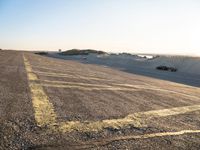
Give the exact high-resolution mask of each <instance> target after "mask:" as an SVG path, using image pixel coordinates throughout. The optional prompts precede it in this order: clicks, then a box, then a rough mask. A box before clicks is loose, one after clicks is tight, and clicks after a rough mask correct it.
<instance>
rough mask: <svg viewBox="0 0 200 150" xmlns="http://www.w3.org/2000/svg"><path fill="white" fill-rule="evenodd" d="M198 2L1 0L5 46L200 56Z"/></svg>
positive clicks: (0, 26)
mask: <svg viewBox="0 0 200 150" xmlns="http://www.w3.org/2000/svg"><path fill="white" fill-rule="evenodd" d="M199 8H200V1H197V0H168V1H158V0H152V1H148V0H140V1H136V0H118V1H116V0H109V1H108V0H85V1H81V0H76V1H69V0H58V1H55V0H43V1H41V0H29V1H27V0H18V1H15V0H5V1H1V0H0V21H1V24H0V32H1V37H0V48H2V49H18V50H58V49H62V50H68V49H73V48H77V49H88V48H89V49H97V50H104V51H107V52H128V53H154V54H176V55H193V56H200V42H199V39H200V37H199V36H200V28H199V27H200V19H199V15H200V9H199Z"/></svg>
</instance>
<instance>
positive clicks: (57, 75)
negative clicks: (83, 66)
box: [34, 71, 112, 81]
mask: <svg viewBox="0 0 200 150" xmlns="http://www.w3.org/2000/svg"><path fill="white" fill-rule="evenodd" d="M34 73H37V74H39V75H41V76H50V77H67V78H74V79H87V80H105V81H112V80H110V79H103V78H95V77H84V76H80V75H71V74H63V73H49V72H42V71H34Z"/></svg>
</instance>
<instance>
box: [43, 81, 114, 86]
mask: <svg viewBox="0 0 200 150" xmlns="http://www.w3.org/2000/svg"><path fill="white" fill-rule="evenodd" d="M40 81H41V82H47V83H56V84H69V85H78V86H92V87H112V86H111V85H105V84H93V83H91V84H89V83H81V82H67V81H51V80H40Z"/></svg>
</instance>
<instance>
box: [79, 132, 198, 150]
mask: <svg viewBox="0 0 200 150" xmlns="http://www.w3.org/2000/svg"><path fill="white" fill-rule="evenodd" d="M194 133H200V130H181V131H175V132H160V133H150V134H143V135H128V136H118V137H114V138H108V139H106V138H104V139H102V140H101V141H90V142H84V144H83V145H77V146H76V145H75V147H77V148H80V149H90V148H94V147H97V146H104V145H108V144H109V143H112V142H117V141H122V140H134V139H148V138H156V137H166V136H179V135H184V134H194Z"/></svg>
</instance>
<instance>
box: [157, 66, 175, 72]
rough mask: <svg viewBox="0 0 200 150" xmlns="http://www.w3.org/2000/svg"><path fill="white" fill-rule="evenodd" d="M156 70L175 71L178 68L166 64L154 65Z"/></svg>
mask: <svg viewBox="0 0 200 150" xmlns="http://www.w3.org/2000/svg"><path fill="white" fill-rule="evenodd" d="M156 69H157V70H163V71H171V72H176V71H177V70H178V69H177V68H174V67H168V66H158V67H156Z"/></svg>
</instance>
